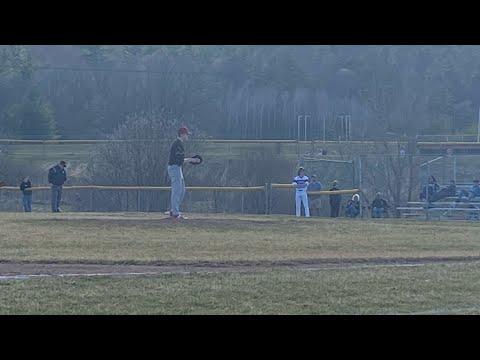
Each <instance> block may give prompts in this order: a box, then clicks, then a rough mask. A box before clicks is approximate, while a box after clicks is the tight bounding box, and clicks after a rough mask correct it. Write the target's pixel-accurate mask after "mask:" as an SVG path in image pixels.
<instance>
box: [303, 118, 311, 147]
mask: <svg viewBox="0 0 480 360" xmlns="http://www.w3.org/2000/svg"><path fill="white" fill-rule="evenodd" d="M304 117H305V141H307V119H308V118H309V117H311V116H310V115H304Z"/></svg>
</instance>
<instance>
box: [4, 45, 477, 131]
mask: <svg viewBox="0 0 480 360" xmlns="http://www.w3.org/2000/svg"><path fill="white" fill-rule="evenodd" d="M479 106H480V46H438V45H435V46H397V45H395V46H385V45H382V46H363V45H355V46H343V45H342V46H331V45H318V46H280V45H279V46H277V45H275V46H260V45H255V46H220V45H215V46H214V45H208V46H203V45H202V46H201V45H193V46H189V45H181V46H161V45H148V46H139V45H135V46H131V45H121V46H120V45H118V46H97V45H88V46H70V45H65V46H63V45H55V46H53V45H52V46H43V45H35V46H1V47H0V135H1V136H2V137H11V138H25V139H47V138H62V139H82V138H83V139H86V138H95V139H102V138H106V137H108V136H109V135H111V134H113V133H114V132H115V131H116V130H117V129H119V127H120V126H121V125H122V124H124V123H125V122H126V121H127V120H128V119H129V118H131V117H132V116H134V115H136V114H137V115H138V114H155V113H158V112H162V113H164V114H168V117H169V118H170V119H172V121H179V122H182V123H185V124H189V125H191V126H194V127H195V128H197V129H199V130H200V131H202V133H204V134H205V135H206V136H209V137H213V138H225V139H295V138H297V136H298V130H297V125H298V124H297V117H298V116H299V115H309V116H310V118H309V123H308V131H307V132H308V139H322V138H323V137H324V136H325V137H326V138H327V139H338V137H339V136H342V134H343V133H342V129H341V122H340V120H339V119H341V116H344V115H350V118H351V139H359V140H360V139H382V138H383V137H384V136H385V133H387V132H388V133H394V134H399V135H407V136H414V135H415V134H419V133H425V134H435V133H438V134H454V133H473V132H475V131H476V119H477V117H478V109H479ZM302 126H303V125H302ZM324 126H325V128H324ZM300 135H301V136H302V138H303V130H302V132H301V134H300Z"/></svg>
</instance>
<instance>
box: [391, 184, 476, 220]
mask: <svg viewBox="0 0 480 360" xmlns="http://www.w3.org/2000/svg"><path fill="white" fill-rule="evenodd" d="M471 186H472V184H457V185H456V190H457V196H451V197H446V198H444V199H441V200H439V201H433V202H429V203H427V202H425V201H409V202H407V206H401V207H397V210H399V211H401V216H402V217H403V218H418V219H438V220H479V216H480V197H475V198H473V199H470V200H469V199H467V198H465V197H462V198H460V197H459V194H460V191H461V190H467V191H468V190H469V189H470V187H471ZM442 187H443V186H441V188H442Z"/></svg>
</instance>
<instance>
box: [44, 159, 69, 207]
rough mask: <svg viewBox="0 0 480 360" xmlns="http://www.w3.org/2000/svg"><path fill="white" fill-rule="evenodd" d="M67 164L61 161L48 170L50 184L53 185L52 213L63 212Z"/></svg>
mask: <svg viewBox="0 0 480 360" xmlns="http://www.w3.org/2000/svg"><path fill="white" fill-rule="evenodd" d="M66 168H67V163H66V162H65V161H63V160H62V161H60V162H59V163H58V164H57V165H55V166H53V167H51V168H50V169H49V170H48V182H49V183H50V184H52V212H61V210H60V202H61V201H62V191H63V184H65V182H66V181H67V171H66V170H65V169H66Z"/></svg>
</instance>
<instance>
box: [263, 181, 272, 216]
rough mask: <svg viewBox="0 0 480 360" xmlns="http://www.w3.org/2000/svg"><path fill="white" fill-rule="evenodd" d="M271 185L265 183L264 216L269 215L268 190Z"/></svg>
mask: <svg viewBox="0 0 480 360" xmlns="http://www.w3.org/2000/svg"><path fill="white" fill-rule="evenodd" d="M271 187H272V185H271V184H270V183H265V187H264V192H265V215H268V214H270V206H269V204H270V190H271Z"/></svg>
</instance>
